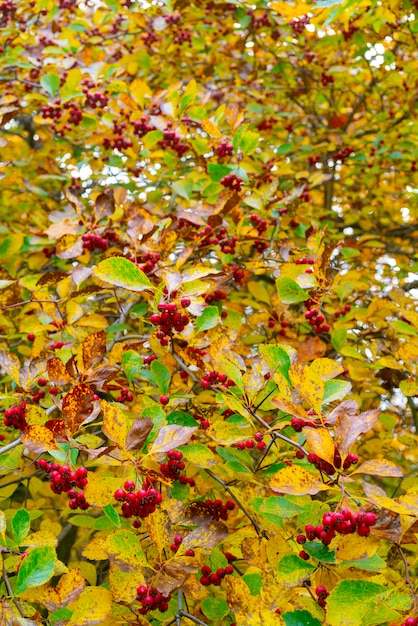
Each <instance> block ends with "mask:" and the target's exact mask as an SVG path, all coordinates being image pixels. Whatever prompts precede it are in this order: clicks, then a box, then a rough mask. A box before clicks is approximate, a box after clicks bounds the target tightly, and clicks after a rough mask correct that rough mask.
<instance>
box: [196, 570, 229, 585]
mask: <svg viewBox="0 0 418 626" xmlns="http://www.w3.org/2000/svg"><path fill="white" fill-rule="evenodd" d="M201 572H202V576H201V577H200V584H201V585H203V586H204V587H209V586H210V585H214V586H215V587H219V585H220V584H221V582H222V580H223V579H224V578H225V576H228V575H229V574H233V573H234V568H233V567H232V565H227V566H226V567H219V568H218V569H217V570H216V572H212V568H211V567H209V565H204V566H203V567H202V569H201Z"/></svg>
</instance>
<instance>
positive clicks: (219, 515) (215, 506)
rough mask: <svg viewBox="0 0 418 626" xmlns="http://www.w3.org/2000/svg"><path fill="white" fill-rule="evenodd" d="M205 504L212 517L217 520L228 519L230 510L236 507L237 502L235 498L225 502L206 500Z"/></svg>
mask: <svg viewBox="0 0 418 626" xmlns="http://www.w3.org/2000/svg"><path fill="white" fill-rule="evenodd" d="M204 504H205V506H206V508H207V509H208V511H209V512H210V513H211V514H212V519H213V520H215V521H217V520H220V519H222V520H224V521H226V520H227V519H228V513H229V511H233V510H234V509H235V502H234V501H233V500H227V501H226V502H225V504H222V501H221V500H205V502H204Z"/></svg>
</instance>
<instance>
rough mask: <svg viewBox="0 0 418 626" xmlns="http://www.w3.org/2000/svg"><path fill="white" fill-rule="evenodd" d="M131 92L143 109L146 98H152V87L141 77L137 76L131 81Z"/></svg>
mask: <svg viewBox="0 0 418 626" xmlns="http://www.w3.org/2000/svg"><path fill="white" fill-rule="evenodd" d="M130 92H131V95H132V97H133V99H134V100H135V102H136V103H137V104H138V106H139V107H140V108H141V109H143V108H144V102H145V98H151V96H152V91H151V89H150V88H149V87H148V85H147V84H146V83H145V82H144V81H143V80H141V79H140V78H135V80H134V81H133V82H132V83H131V86H130Z"/></svg>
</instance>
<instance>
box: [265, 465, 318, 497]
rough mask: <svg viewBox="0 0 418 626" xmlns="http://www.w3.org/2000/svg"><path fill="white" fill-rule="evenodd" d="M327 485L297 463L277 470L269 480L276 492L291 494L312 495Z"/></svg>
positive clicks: (271, 487)
mask: <svg viewBox="0 0 418 626" xmlns="http://www.w3.org/2000/svg"><path fill="white" fill-rule="evenodd" d="M329 488H330V487H329V486H328V485H324V483H323V482H322V481H321V480H319V479H318V478H316V477H315V476H314V475H313V474H311V473H309V472H307V471H306V470H304V469H302V468H301V467H299V466H298V465H291V466H290V467H284V468H283V469H281V470H279V471H278V472H277V474H275V475H274V476H273V478H272V479H271V481H270V489H272V490H273V491H275V492H277V493H287V494H289V495H291V496H305V495H307V494H309V495H311V496H313V495H315V494H316V493H318V492H319V491H325V490H326V489H329Z"/></svg>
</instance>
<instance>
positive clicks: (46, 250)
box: [42, 246, 57, 259]
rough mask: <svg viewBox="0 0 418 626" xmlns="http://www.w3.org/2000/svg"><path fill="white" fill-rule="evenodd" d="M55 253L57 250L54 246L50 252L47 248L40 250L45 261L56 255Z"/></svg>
mask: <svg viewBox="0 0 418 626" xmlns="http://www.w3.org/2000/svg"><path fill="white" fill-rule="evenodd" d="M56 251H57V250H56V248H55V246H54V247H53V248H51V250H49V249H48V248H42V252H43V253H44V256H46V258H47V259H50V258H51V257H52V256H53V255H54V254H55V253H56Z"/></svg>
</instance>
